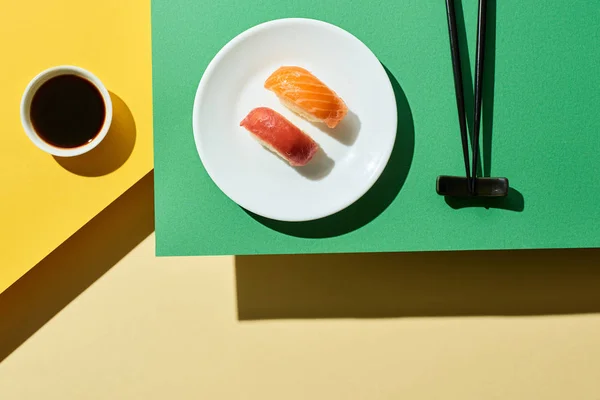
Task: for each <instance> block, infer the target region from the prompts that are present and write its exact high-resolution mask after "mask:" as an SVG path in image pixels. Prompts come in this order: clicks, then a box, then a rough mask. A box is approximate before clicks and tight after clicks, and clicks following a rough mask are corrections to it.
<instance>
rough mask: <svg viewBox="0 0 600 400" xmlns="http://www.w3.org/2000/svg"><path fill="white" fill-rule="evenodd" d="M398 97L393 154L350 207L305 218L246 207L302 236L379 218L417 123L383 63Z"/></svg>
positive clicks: (403, 170) (403, 172) (403, 167)
mask: <svg viewBox="0 0 600 400" xmlns="http://www.w3.org/2000/svg"><path fill="white" fill-rule="evenodd" d="M384 68H385V71H386V73H387V75H388V77H389V79H390V82H391V83H392V87H393V89H394V95H395V97H396V108H397V113H398V128H397V132H396V141H395V143H394V148H393V149H392V154H391V156H390V160H389V161H388V164H387V166H386V167H385V169H384V171H383V173H382V174H381V176H380V177H379V179H378V180H377V182H375V184H374V185H373V187H372V188H371V189H370V190H369V191H368V192H367V193H366V194H365V195H364V196H363V197H361V198H360V199H359V200H357V201H356V202H355V203H354V204H352V205H350V206H349V207H348V208H346V209H344V210H342V211H340V212H338V213H336V214H334V215H331V216H328V217H325V218H322V219H318V220H314V221H306V222H285V221H276V220H272V219H269V218H265V217H262V216H260V215H256V214H254V213H252V212H250V211H248V210H245V211H246V213H247V214H248V215H250V216H251V217H252V218H253V219H254V220H256V221H257V222H259V223H261V224H262V225H264V226H266V227H268V228H270V229H273V230H275V231H277V232H280V233H283V234H286V235H289V236H295V237H302V238H312V239H319V238H328V237H336V236H341V235H345V234H347V233H350V232H353V231H355V230H357V229H359V228H361V227H363V226H365V225H367V224H368V223H370V222H371V221H373V220H374V219H375V218H377V217H378V216H379V215H381V213H383V212H384V211H385V210H386V209H387V208H388V207H389V205H390V204H392V202H393V201H394V199H395V198H396V196H397V195H398V193H400V190H401V189H402V186H403V185H404V182H405V181H406V178H407V177H408V172H409V170H410V166H411V164H412V159H413V155H414V150H415V127H414V122H413V116H412V112H411V110H410V106H409V104H408V100H407V98H406V95H405V94H404V92H403V91H402V88H401V87H400V84H399V83H398V80H396V78H395V77H394V75H393V74H392V73H391V72H390V71H389V70H388V69H387V68H386V67H385V66H384Z"/></svg>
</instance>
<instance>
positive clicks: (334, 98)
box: [265, 66, 348, 128]
mask: <svg viewBox="0 0 600 400" xmlns="http://www.w3.org/2000/svg"><path fill="white" fill-rule="evenodd" d="M265 89H268V90H270V91H272V92H273V93H275V94H276V95H277V96H278V97H279V99H280V100H281V101H282V103H283V104H284V105H285V106H286V107H288V108H289V109H290V110H292V111H294V112H295V113H297V114H299V115H300V116H301V117H303V118H305V119H307V120H309V121H313V122H322V123H325V124H326V125H327V126H328V127H330V128H335V127H336V126H337V124H339V123H340V121H341V120H342V119H343V118H344V117H345V116H346V114H347V113H348V107H347V106H346V103H344V101H343V100H342V99H341V98H340V97H339V96H338V95H337V94H336V93H335V92H334V91H333V90H331V89H330V88H329V87H328V86H327V85H325V84H324V83H323V82H321V81H320V80H319V79H318V78H317V77H316V76H314V75H313V74H311V73H310V72H309V71H307V70H306V69H304V68H301V67H293V66H291V67H285V66H284V67H280V68H279V69H277V71H275V72H273V73H272V74H271V76H269V78H267V80H266V81H265Z"/></svg>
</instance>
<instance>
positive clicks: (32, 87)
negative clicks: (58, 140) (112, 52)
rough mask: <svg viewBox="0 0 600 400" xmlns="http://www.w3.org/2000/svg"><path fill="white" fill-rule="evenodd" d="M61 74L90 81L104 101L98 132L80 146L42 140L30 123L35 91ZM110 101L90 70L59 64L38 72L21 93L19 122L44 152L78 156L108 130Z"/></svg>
mask: <svg viewBox="0 0 600 400" xmlns="http://www.w3.org/2000/svg"><path fill="white" fill-rule="evenodd" d="M61 75H75V76H79V77H81V78H84V79H86V80H88V81H89V82H91V83H92V84H93V85H94V86H96V88H97V89H98V91H99V92H100V94H101V95H102V99H103V101H104V106H105V111H106V114H105V118H104V124H103V125H102V127H101V128H100V132H99V133H98V134H97V135H96V136H95V137H94V138H93V139H92V140H91V141H90V142H89V143H86V144H84V145H82V146H78V147H73V148H62V147H56V146H53V145H52V144H50V143H48V142H46V141H44V140H43V139H42V138H41V137H40V136H39V135H38V134H37V132H36V131H35V129H34V128H33V124H32V123H31V116H30V109H31V100H32V99H33V96H34V95H35V93H36V91H37V90H38V89H39V88H40V87H41V86H42V85H43V84H44V83H45V82H46V81H48V80H49V79H51V78H54V77H57V76H61ZM112 114H113V108H112V101H111V99H110V94H109V93H108V90H107V89H106V87H105V86H104V84H103V83H102V82H101V81H100V79H98V78H97V77H96V76H95V75H94V74H92V73H91V72H89V71H87V70H85V69H83V68H80V67H76V66H72V65H61V66H57V67H52V68H49V69H47V70H45V71H42V72H40V73H39V74H38V75H37V76H36V77H35V78H33V79H32V80H31V82H29V84H28V85H27V88H26V89H25V92H24V93H23V97H22V98H21V124H22V125H23V129H24V130H25V133H26V134H27V136H28V137H29V139H30V140H31V141H32V142H33V144H35V145H36V146H37V147H38V148H40V149H41V150H43V151H45V152H46V153H49V154H52V155H55V156H59V157H73V156H78V155H80V154H84V153H87V152H88V151H90V150H92V149H93V148H95V147H96V146H98V144H100V142H101V141H102V140H103V139H104V137H105V136H106V134H107V133H108V130H109V128H110V124H111V122H112Z"/></svg>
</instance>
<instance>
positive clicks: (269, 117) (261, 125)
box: [240, 107, 319, 167]
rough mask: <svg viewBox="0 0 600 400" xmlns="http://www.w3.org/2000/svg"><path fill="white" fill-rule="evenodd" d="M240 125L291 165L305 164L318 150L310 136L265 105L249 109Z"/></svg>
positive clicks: (299, 165)
mask: <svg viewBox="0 0 600 400" xmlns="http://www.w3.org/2000/svg"><path fill="white" fill-rule="evenodd" d="M240 126H243V127H244V128H246V129H247V130H248V131H249V132H250V133H251V134H252V136H254V138H255V139H256V140H258V141H259V142H260V143H261V144H262V145H263V146H265V147H266V148H267V149H269V150H271V151H272V152H274V153H275V154H278V155H279V156H280V157H281V158H283V159H284V160H286V161H287V162H288V163H289V164H290V165H291V166H293V167H301V166H304V165H306V164H307V163H308V162H309V161H310V160H311V159H312V158H313V156H314V155H315V153H316V152H317V151H318V150H319V145H318V144H317V143H316V142H315V141H314V140H312V139H311V137H310V136H308V135H307V134H306V133H304V132H303V131H302V130H300V128H298V127H296V125H294V124H292V123H291V122H290V121H288V120H287V119H286V118H285V117H284V116H282V115H281V114H279V113H278V112H276V111H274V110H272V109H270V108H267V107H258V108H255V109H254V110H252V111H250V113H249V114H248V115H247V116H246V118H244V119H243V120H242V122H241V123H240Z"/></svg>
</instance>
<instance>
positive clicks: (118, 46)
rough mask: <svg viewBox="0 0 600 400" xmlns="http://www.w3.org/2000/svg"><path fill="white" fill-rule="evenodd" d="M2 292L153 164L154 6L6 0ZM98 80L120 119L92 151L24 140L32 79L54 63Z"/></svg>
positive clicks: (0, 125)
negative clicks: (52, 148) (52, 150)
mask: <svg viewBox="0 0 600 400" xmlns="http://www.w3.org/2000/svg"><path fill="white" fill-rule="evenodd" d="M0 9H1V10H2V11H1V12H0V49H1V50H0V51H1V54H2V56H1V59H2V62H0V83H1V84H0V88H1V91H2V94H1V95H0V183H1V185H2V187H1V188H0V249H1V251H0V292H2V291H3V290H4V289H6V287H8V286H9V285H10V284H12V283H13V282H14V281H15V280H16V279H18V278H19V277H20V276H21V275H23V274H24V273H25V272H26V271H27V270H28V269H30V268H31V267H32V266H34V265H35V264H36V263H37V262H39V261H40V260H41V259H42V258H43V257H44V256H46V255H47V254H48V253H50V252H51V251H52V250H54V249H55V248H56V247H57V246H58V245H59V244H60V243H62V242H63V241H64V240H65V239H67V238H68V237H69V236H70V235H72V234H73V233H74V232H75V231H77V230H78V229H79V228H80V227H81V226H83V225H84V224H85V223H86V222H87V221H89V220H90V219H91V218H92V217H94V216H95V215H96V214H97V213H98V212H100V211H101V210H102V209H104V208H105V207H106V206H107V205H108V204H110V203H111V202H112V201H113V200H115V199H116V198H117V197H118V196H119V195H120V194H122V193H123V192H124V191H125V190H126V189H127V188H129V187H130V186H131V185H132V184H133V183H135V182H136V181H138V180H139V179H140V178H141V177H142V176H144V175H145V174H146V173H147V172H148V171H150V169H151V168H152V98H151V97H152V94H151V58H150V57H151V50H150V2H149V1H148V0H127V1H121V0H103V1H93V2H89V1H80V0H53V1H16V2H15V1H9V0H1V2H0ZM60 64H74V65H77V66H80V67H83V68H86V69H88V70H90V71H91V72H92V73H94V74H96V75H97V76H98V77H99V78H100V80H102V81H103V83H104V84H105V85H106V87H107V88H108V90H109V91H110V92H111V97H112V98H113V103H114V105H115V115H114V118H115V122H114V124H113V128H112V129H111V131H109V134H108V136H107V138H106V139H105V140H106V142H103V143H102V144H101V145H100V146H99V147H98V148H97V149H95V150H94V152H93V153H90V154H88V155H87V156H84V157H81V158H78V159H77V160H75V159H73V160H62V161H61V160H56V159H54V158H53V157H52V156H50V155H48V154H45V153H43V152H42V151H40V150H38V149H37V148H36V147H35V146H34V145H33V144H32V143H30V141H29V140H28V139H27V137H26V136H25V133H24V132H23V129H22V127H21V123H20V119H19V103H20V100H21V95H22V93H23V91H24V89H25V87H26V85H27V83H28V82H29V81H30V80H31V78H33V77H34V76H35V75H36V74H37V73H38V72H40V71H42V70H44V69H46V68H48V67H52V66H55V65H60Z"/></svg>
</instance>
